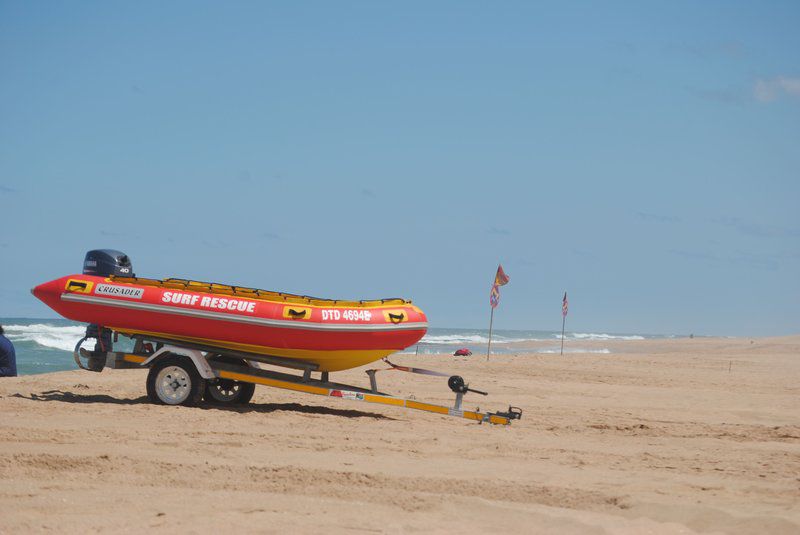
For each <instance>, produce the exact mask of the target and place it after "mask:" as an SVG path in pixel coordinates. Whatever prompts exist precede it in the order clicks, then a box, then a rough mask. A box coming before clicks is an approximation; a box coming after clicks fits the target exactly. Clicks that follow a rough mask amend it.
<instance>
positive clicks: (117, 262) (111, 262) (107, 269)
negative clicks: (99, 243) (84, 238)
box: [83, 249, 136, 277]
mask: <svg viewBox="0 0 800 535" xmlns="http://www.w3.org/2000/svg"><path fill="white" fill-rule="evenodd" d="M83 274H84V275H95V276H97V277H108V276H110V275H116V276H118V277H135V276H136V275H135V274H134V273H133V266H132V265H131V259H130V258H129V257H128V255H126V254H125V253H123V252H121V251H115V250H114V249H94V250H93V251H89V252H88V253H86V258H85V259H84V260H83Z"/></svg>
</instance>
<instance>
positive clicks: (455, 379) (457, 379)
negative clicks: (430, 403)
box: [447, 375, 469, 394]
mask: <svg viewBox="0 0 800 535" xmlns="http://www.w3.org/2000/svg"><path fill="white" fill-rule="evenodd" d="M447 386H449V387H450V390H452V391H453V392H455V393H457V394H458V393H462V394H463V393H465V392H466V391H467V390H469V389H468V388H467V385H465V384H464V379H463V378H462V377H461V376H459V375H452V376H450V378H449V379H448V380H447Z"/></svg>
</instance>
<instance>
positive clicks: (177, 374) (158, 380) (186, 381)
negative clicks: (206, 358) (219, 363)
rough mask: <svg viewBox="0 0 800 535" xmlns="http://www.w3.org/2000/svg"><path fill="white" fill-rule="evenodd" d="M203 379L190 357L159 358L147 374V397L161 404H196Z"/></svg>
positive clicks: (203, 385)
mask: <svg viewBox="0 0 800 535" xmlns="http://www.w3.org/2000/svg"><path fill="white" fill-rule="evenodd" d="M205 383H206V382H205V380H204V379H203V378H202V377H200V374H199V373H198V372H197V368H195V365H194V363H193V362H192V360H191V359H190V358H187V357H181V356H178V355H170V356H167V357H164V358H162V359H159V361H158V362H156V363H155V364H154V365H153V366H152V367H151V368H150V371H149V372H148V374H147V397H148V398H150V401H152V402H153V403H158V404H162V405H197V404H198V403H200V400H201V399H202V397H203V390H204V389H205V386H206V385H205Z"/></svg>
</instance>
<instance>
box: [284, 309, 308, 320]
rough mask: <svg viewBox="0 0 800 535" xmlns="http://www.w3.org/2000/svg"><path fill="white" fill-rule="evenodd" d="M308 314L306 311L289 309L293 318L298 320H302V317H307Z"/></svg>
mask: <svg viewBox="0 0 800 535" xmlns="http://www.w3.org/2000/svg"><path fill="white" fill-rule="evenodd" d="M306 312H308V311H307V310H305V309H303V310H295V309H293V308H290V309H289V315H290V316H291V317H293V318H298V319H299V318H302V317H305V315H306Z"/></svg>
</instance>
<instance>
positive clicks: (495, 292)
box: [489, 264, 509, 308]
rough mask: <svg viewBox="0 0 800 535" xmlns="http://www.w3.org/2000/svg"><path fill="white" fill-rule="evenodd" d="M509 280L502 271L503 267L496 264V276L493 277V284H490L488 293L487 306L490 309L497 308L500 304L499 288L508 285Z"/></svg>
mask: <svg viewBox="0 0 800 535" xmlns="http://www.w3.org/2000/svg"><path fill="white" fill-rule="evenodd" d="M508 281H509V278H508V275H506V272H505V271H503V266H502V265H501V264H498V266H497V274H495V276H494V284H492V291H491V292H489V304H490V305H492V308H497V305H499V304H500V287H501V286H504V285H506V284H508Z"/></svg>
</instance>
